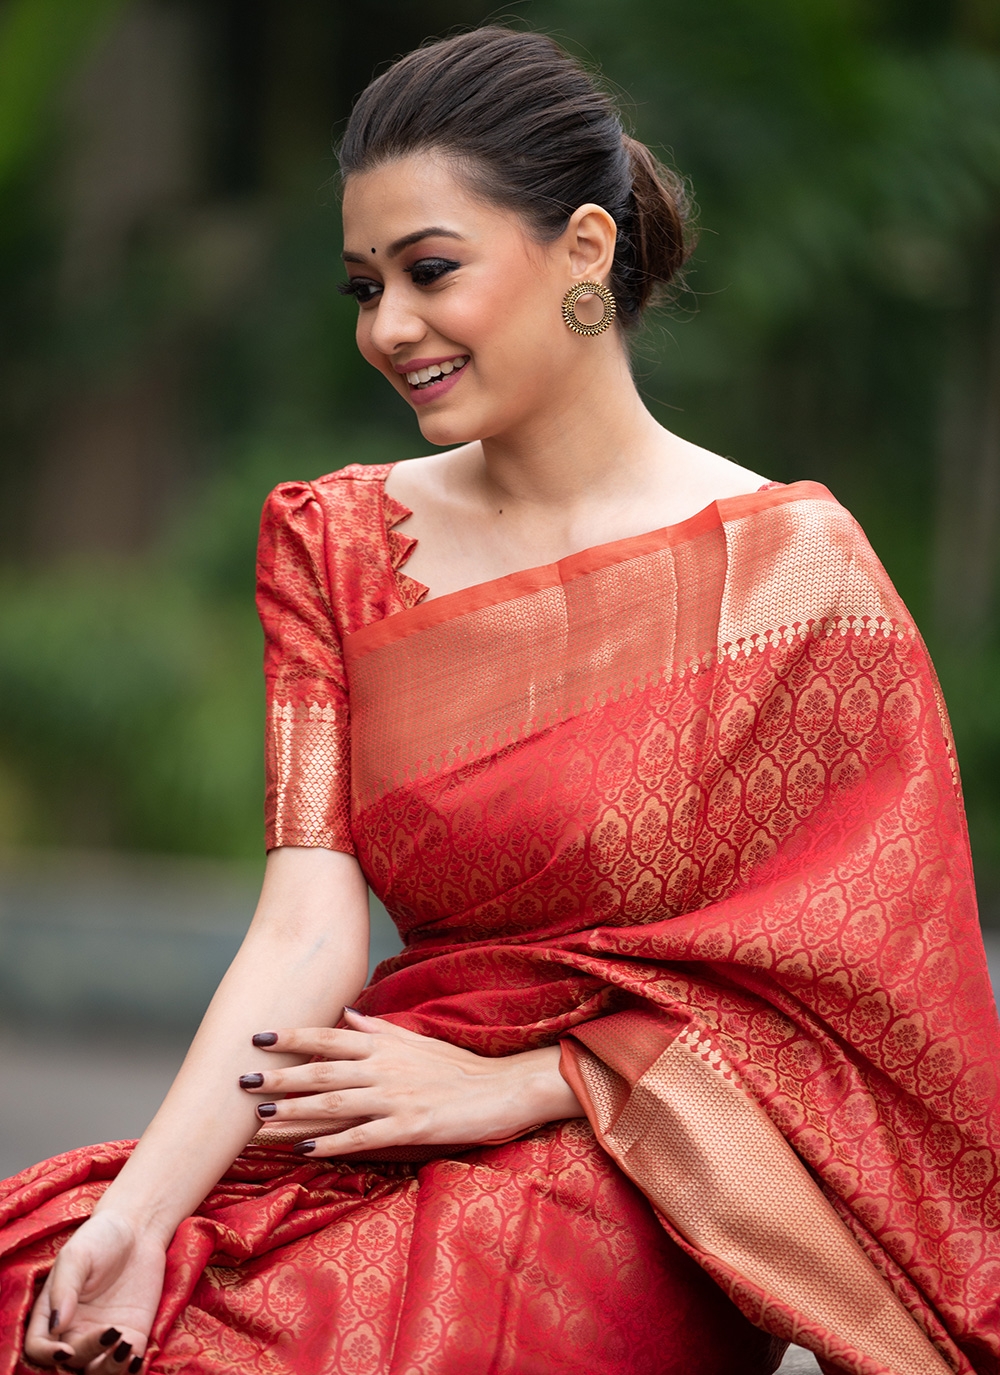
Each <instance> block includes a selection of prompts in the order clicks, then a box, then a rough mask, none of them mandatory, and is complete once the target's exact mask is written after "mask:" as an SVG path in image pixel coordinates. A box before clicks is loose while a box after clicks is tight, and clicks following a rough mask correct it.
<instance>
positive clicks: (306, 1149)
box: [292, 1141, 316, 1155]
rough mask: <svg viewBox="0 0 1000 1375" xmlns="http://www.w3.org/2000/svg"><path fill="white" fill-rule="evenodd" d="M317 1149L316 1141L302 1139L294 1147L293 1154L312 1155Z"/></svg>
mask: <svg viewBox="0 0 1000 1375" xmlns="http://www.w3.org/2000/svg"><path fill="white" fill-rule="evenodd" d="M315 1149H316V1142H315V1141H300V1142H299V1144H298V1145H297V1146H293V1147H292V1154H293V1155H312V1153H313V1151H314V1150H315Z"/></svg>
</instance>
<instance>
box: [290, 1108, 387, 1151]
mask: <svg viewBox="0 0 1000 1375" xmlns="http://www.w3.org/2000/svg"><path fill="white" fill-rule="evenodd" d="M410 1144H412V1141H411V1139H408V1138H407V1137H406V1136H405V1135H404V1134H403V1132H402V1131H401V1130H400V1129H399V1128H398V1127H395V1126H393V1122H392V1119H391V1118H389V1117H379V1118H376V1119H375V1120H374V1121H372V1122H358V1123H356V1124H355V1125H354V1126H353V1127H348V1128H347V1129H346V1130H345V1131H342V1132H335V1133H334V1134H333V1135H331V1136H318V1137H316V1138H315V1139H314V1140H311V1141H300V1142H298V1144H297V1145H295V1146H293V1147H292V1154H293V1155H303V1156H309V1158H310V1159H315V1160H325V1159H327V1158H329V1157H330V1156H334V1155H352V1154H356V1153H357V1152H358V1151H374V1150H381V1149H382V1148H383V1147H385V1146H404V1145H410Z"/></svg>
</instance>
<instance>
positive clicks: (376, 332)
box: [371, 287, 427, 358]
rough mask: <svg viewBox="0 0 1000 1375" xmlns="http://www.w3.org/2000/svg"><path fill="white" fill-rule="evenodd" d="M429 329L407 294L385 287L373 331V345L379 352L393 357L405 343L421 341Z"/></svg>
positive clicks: (376, 312)
mask: <svg viewBox="0 0 1000 1375" xmlns="http://www.w3.org/2000/svg"><path fill="white" fill-rule="evenodd" d="M426 332H427V327H426V325H425V324H424V321H423V319H422V318H421V316H420V314H419V313H418V312H417V311H416V310H414V308H413V304H412V303H411V302H410V301H409V300H408V293H407V292H406V291H396V290H393V289H392V288H389V287H386V288H384V289H383V291H382V295H381V297H380V298H379V303H378V307H377V309H376V311H375V319H374V321H373V322H372V331H371V341H372V344H373V345H374V346H375V348H377V349H378V351H379V353H384V354H385V355H386V356H387V357H388V358H391V357H392V356H393V354H394V353H395V352H396V351H397V350H398V349H399V348H400V347H401V346H403V345H404V344H417V343H419V342H420V340H421V339H422V338H423V337H424V335H425V334H426Z"/></svg>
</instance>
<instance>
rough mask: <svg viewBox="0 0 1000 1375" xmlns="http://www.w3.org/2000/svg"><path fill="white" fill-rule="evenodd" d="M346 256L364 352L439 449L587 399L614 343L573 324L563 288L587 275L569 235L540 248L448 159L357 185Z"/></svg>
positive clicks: (392, 169)
mask: <svg viewBox="0 0 1000 1375" xmlns="http://www.w3.org/2000/svg"><path fill="white" fill-rule="evenodd" d="M602 213H603V212H602ZM564 237H565V236H564ZM576 243H577V241H576V239H575V238H574V240H573V244H574V246H575V245H576ZM612 243H613V239H612ZM344 261H345V263H346V265H347V271H348V274H349V277H350V284H351V287H352V288H353V292H354V294H355V295H356V297H357V301H358V326H357V340H358V347H359V348H360V350H361V352H362V354H363V355H364V357H365V358H366V359H367V360H368V362H369V363H371V364H372V366H373V367H376V368H378V370H379V371H380V372H382V373H384V374H385V376H386V377H387V378H388V379H389V381H390V383H391V384H392V386H393V387H395V389H396V391H398V392H399V394H400V395H401V396H404V397H405V398H406V399H407V401H409V403H410V404H411V405H412V406H413V408H414V410H415V411H416V413H417V419H418V421H419V423H420V429H421V432H422V433H423V435H424V437H425V438H426V439H428V440H429V441H430V442H431V443H433V444H444V445H451V444H461V443H465V442H467V441H469V440H473V439H484V438H489V437H492V436H495V435H503V434H504V433H509V432H511V431H512V430H514V429H516V428H517V427H518V426H519V425H520V424H523V422H524V421H525V420H527V419H529V418H530V416H531V415H532V414H535V413H547V414H550V415H551V414H552V408H553V403H555V404H556V406H557V407H558V402H559V396H560V393H561V392H564V393H565V400H566V402H567V403H571V402H572V401H573V400H575V399H576V393H577V392H578V391H579V389H580V387H581V385H583V384H584V379H583V376H582V374H581V369H580V367H579V366H578V365H579V364H580V363H581V362H583V361H585V360H586V361H588V362H591V363H593V361H595V354H602V355H604V354H605V352H606V349H607V346H608V345H609V344H610V345H611V346H612V347H615V344H614V342H613V339H612V338H607V339H606V338H605V337H603V336H602V337H601V338H600V340H598V339H580V338H579V337H578V336H576V335H574V334H572V333H571V332H570V331H569V330H567V328H566V326H565V325H564V323H563V320H562V316H561V314H560V310H561V303H562V297H563V294H564V293H565V292H566V290H567V289H568V288H569V287H570V286H572V285H573V284H574V280H575V277H574V272H576V273H577V275H586V266H587V264H586V262H584V261H583V259H582V258H581V256H580V252H579V251H578V250H577V249H576V248H575V247H570V246H569V245H568V244H567V243H566V242H564V241H563V240H556V241H555V242H554V243H550V244H539V243H538V242H537V241H536V240H535V239H533V238H532V237H531V235H530V233H529V232H528V230H527V229H526V227H525V225H524V223H523V222H522V220H521V219H520V217H519V216H517V215H515V214H512V213H511V212H510V211H507V210H503V209H499V208H498V207H496V206H493V205H491V204H489V203H488V202H485V201H483V200H482V199H480V198H478V197H477V196H475V194H474V193H473V192H472V191H471V190H469V189H468V187H467V185H466V184H465V182H464V181H463V179H462V176H461V173H460V171H459V170H458V169H457V167H456V165H455V164H454V163H453V162H451V161H450V160H449V159H448V158H447V157H446V156H444V155H442V154H434V153H422V154H419V155H414V156H411V157H406V158H400V159H398V160H397V161H395V162H391V163H387V164H386V165H384V166H382V167H379V168H376V169H375V170H374V171H371V172H364V173H358V174H356V175H354V176H352V177H350V178H348V181H347V185H346V187H345V190H344ZM581 314H582V311H581ZM608 333H609V336H613V333H614V332H613V331H609V332H608ZM595 344H599V345H601V346H602V347H599V349H597V350H595V349H594V348H593V346H594V345H595ZM581 345H583V346H584V348H583V349H581ZM587 345H589V346H590V349H589V351H588V350H587V349H586V346H587ZM582 371H583V372H587V373H588V374H589V372H590V369H589V368H586V367H585V368H584V369H583V370H582ZM586 385H592V378H590V377H589V376H588V379H587V382H586Z"/></svg>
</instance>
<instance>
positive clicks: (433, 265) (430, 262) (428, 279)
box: [406, 258, 462, 286]
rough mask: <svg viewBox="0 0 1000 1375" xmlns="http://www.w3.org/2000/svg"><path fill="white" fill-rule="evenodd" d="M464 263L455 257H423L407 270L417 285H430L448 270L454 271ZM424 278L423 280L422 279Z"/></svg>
mask: <svg viewBox="0 0 1000 1375" xmlns="http://www.w3.org/2000/svg"><path fill="white" fill-rule="evenodd" d="M461 266H462V264H461V263H459V262H456V261H455V259H454V258H421V259H420V260H419V262H415V263H414V264H413V266H412V267H408V268H407V269H406V270H407V272H408V273H409V274H410V276H411V277H412V278H413V280H414V281H415V282H416V284H417V286H430V285H432V283H434V282H436V281H437V280H438V278H440V277H443V276H444V274H445V273H446V272H454V271H455V269H456V268H457V267H461ZM421 279H422V280H421Z"/></svg>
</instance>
